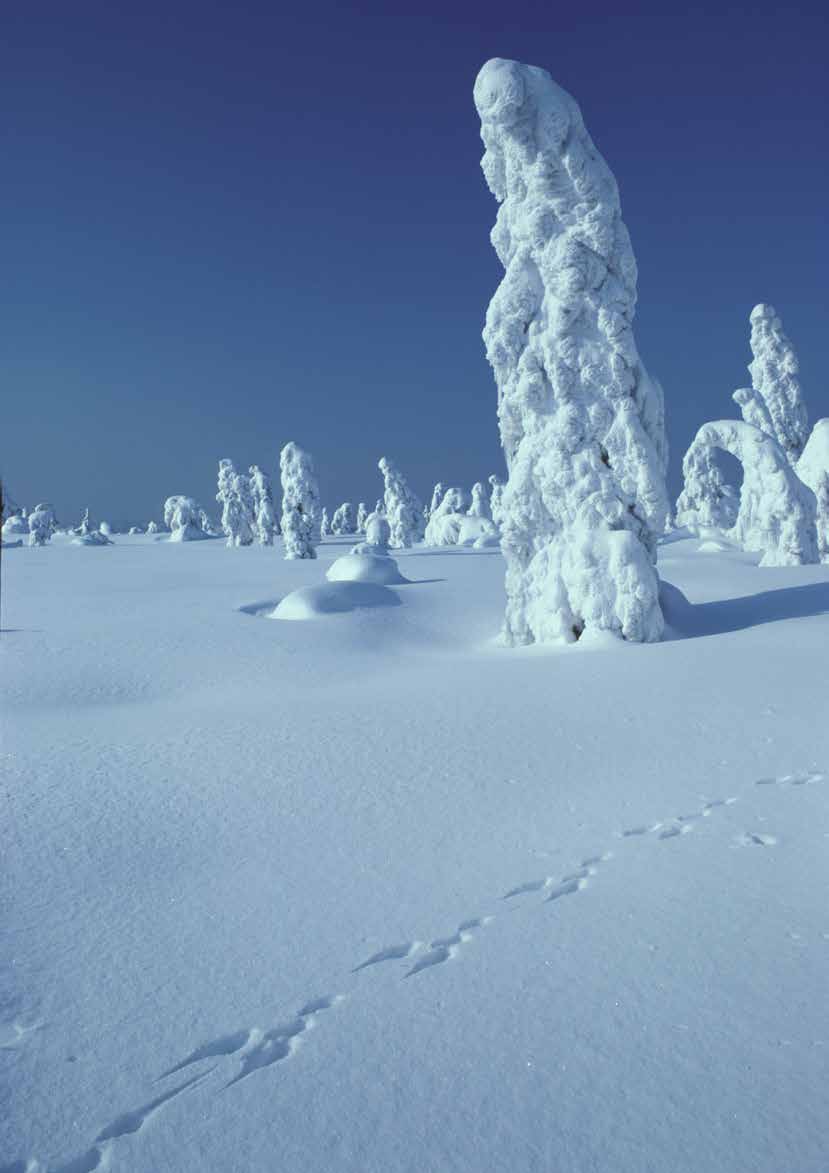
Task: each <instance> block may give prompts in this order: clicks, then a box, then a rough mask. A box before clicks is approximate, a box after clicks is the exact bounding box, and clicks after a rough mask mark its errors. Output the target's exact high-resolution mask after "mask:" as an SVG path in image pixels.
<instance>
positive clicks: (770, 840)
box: [734, 831, 777, 847]
mask: <svg viewBox="0 0 829 1173" xmlns="http://www.w3.org/2000/svg"><path fill="white" fill-rule="evenodd" d="M734 842H735V844H736V845H737V847H750V846H751V845H752V844H756V845H757V846H758V847H775V846H776V845H777V836H776V835H767V834H761V833H760V832H759V831H743V833H742V835H738V836H737V838H736V839H735V840H734Z"/></svg>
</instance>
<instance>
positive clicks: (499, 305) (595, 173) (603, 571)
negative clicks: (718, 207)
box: [475, 58, 668, 644]
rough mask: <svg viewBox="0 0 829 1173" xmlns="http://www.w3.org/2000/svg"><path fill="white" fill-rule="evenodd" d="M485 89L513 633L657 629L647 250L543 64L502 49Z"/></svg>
mask: <svg viewBox="0 0 829 1173" xmlns="http://www.w3.org/2000/svg"><path fill="white" fill-rule="evenodd" d="M475 103H476V106H477V109H478V113H479V115H480V117H481V136H482V138H483V141H484V145H485V148H486V150H485V153H484V156H483V159H482V161H481V166H482V168H483V172H484V175H485V177H486V181H487V184H488V185H489V188H490V190H491V191H492V193H493V195H494V196H495V198H496V199H497V200H498V203H499V204H500V207H499V209H498V216H497V219H496V222H495V227H494V228H493V230H492V244H493V247H494V248H495V251H496V253H497V254H498V258H499V260H500V261H501V263H502V264H503V266H504V269H505V270H506V272H505V274H504V278H503V280H502V282H501V284H500V285H499V287H498V289H497V291H496V293H495V296H494V297H493V299H492V301H491V303H490V306H489V310H488V312H487V318H486V326H485V328H484V341H485V343H486V351H487V358H488V359H489V362H490V364H491V366H492V369H493V372H494V374H495V381H496V383H497V385H498V418H499V425H500V430H501V443H502V445H503V449H504V454H505V457H506V462H507V468H508V470H509V480H508V483H507V485H506V488H505V489H504V493H503V498H502V504H501V508H500V517H499V519H500V522H501V528H502V535H503V543H502V544H503V550H504V554H505V557H506V562H507V575H506V587H507V609H506V617H505V624H504V638H505V640H506V642H507V643H509V644H528V643H533V642H542V643H546V642H550V641H557V640H564V641H572V640H574V639H577V638H579V636H580V635H581V634H582V633H583V632H585V631H588V632H593V631H609V632H612V633H614V634H616V635H621V636H623V637H624V638H626V639H629V640H634V641H654V640H658V639H659V638H660V637H661V635H662V627H663V621H662V614H661V611H660V608H659V590H658V578H657V574H656V569H655V565H654V564H655V550H656V540H657V537H658V535H660V534H661V533H662V531H663V529H664V526H665V519H666V516H667V513H668V502H667V496H666V488H665V469H666V463H667V443H666V438H665V426H664V406H663V397H662V390H661V387H660V386H659V384H658V383H657V382H656V380H654V379H651V378H649V377H648V375H647V373H646V371H645V368H644V366H643V365H642V362H641V359H640V358H639V355H638V353H637V350H636V344H635V341H634V337H633V330H632V322H633V315H634V309H635V304H636V262H635V260H634V257H633V252H632V249H631V245H630V239H629V237H628V233H627V229H626V228H625V225H624V223H623V222H622V218H621V210H620V206H619V194H618V190H617V187H616V182H615V180H614V178H613V175H612V174H611V172H610V170H609V168H608V167H607V164H606V163H605V161H604V160H603V159H602V157H601V155H600V154H599V153H598V151H597V150H596V148H595V146H594V144H593V142H592V140H591V139H590V136H589V135H588V133H587V130H586V129H585V126H584V123H583V121H582V116H581V113H580V111H579V108H578V106H577V105H576V103H575V101H574V100H573V98H571V97H570V95H569V94H567V93H565V92H564V90H562V89H560V87H559V86H557V85H556V84H555V82H553V80H552V79H551V78H550V76H549V74H547V73H546V72H545V71H544V70H542V69H538V68H535V67H533V66H526V65H520V64H518V63H517V62H514V61H505V60H501V59H499V58H496V59H494V60H492V61H489V62H487V64H486V65H484V67H483V68H482V70H481V72H480V73H479V75H478V78H477V81H476V82H475Z"/></svg>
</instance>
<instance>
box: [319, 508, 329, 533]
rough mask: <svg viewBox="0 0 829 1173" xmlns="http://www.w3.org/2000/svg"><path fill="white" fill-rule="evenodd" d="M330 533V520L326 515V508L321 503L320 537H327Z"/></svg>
mask: <svg viewBox="0 0 829 1173" xmlns="http://www.w3.org/2000/svg"><path fill="white" fill-rule="evenodd" d="M330 533H331V521H330V519H329V517H328V510H327V509H326V508H325V506H324V505H323V507H322V514H321V516H320V537H321V538H327V537H328V535H329V534H330Z"/></svg>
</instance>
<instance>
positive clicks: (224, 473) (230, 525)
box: [216, 459, 253, 546]
mask: <svg viewBox="0 0 829 1173" xmlns="http://www.w3.org/2000/svg"><path fill="white" fill-rule="evenodd" d="M216 500H217V501H218V502H219V504H220V505H221V507H222V531H223V532H224V534H225V535H226V537H227V544H228V546H249V545H250V544H251V543H252V542H253V530H252V528H251V522H252V519H253V505H252V500H251V496H250V486H249V484H248V480H247V477H241V476H240V475H239V473H237V471H236V469H235V468H234V466H233V461H232V460H226V459H225V460H220V461H219V480H218V492H217V493H216Z"/></svg>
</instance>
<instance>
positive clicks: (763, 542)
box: [682, 420, 818, 566]
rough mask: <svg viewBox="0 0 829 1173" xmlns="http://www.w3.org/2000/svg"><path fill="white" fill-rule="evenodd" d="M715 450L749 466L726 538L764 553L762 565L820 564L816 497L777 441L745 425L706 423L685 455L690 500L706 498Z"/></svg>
mask: <svg viewBox="0 0 829 1173" xmlns="http://www.w3.org/2000/svg"><path fill="white" fill-rule="evenodd" d="M710 449H720V450H721V451H723V452H730V453H731V455H732V456H734V457H736V458H737V460H739V461H740V463H741V464H742V466H743V485H742V490H741V492H740V508H739V512H738V513H737V518H736V521H735V523H734V525H733V526H732V527H731V528H730V529H729V530H727V531H726V536H727V537H729V538H730V539H731V540H732V541H734V542H736V543H737V545H739V546H741V547H742V548H743V549H744V550H751V551H757V552H759V553H761V554H762V558H761V560H760V565H761V566H800V565H803V564H804V563H811V562H817V561H818V548H817V532H816V526H815V512H816V504H815V495H814V493H813V492H812V491H811V489H810V488H808V487H807V486H806V485H805V484H804V483H803V482H802V481H801V480H800V479H799V478H798V476H797V475H796V474H795V472H794V470H793V469H792V467H791V465H790V464H789V461H788V458H787V456H786V453H785V451H784V450H783V448H782V446H781V445H780V444H778V442H777V440H775V438H774V437H773V436H769V435H768V434H767V433H766V432H761V431H760V429H759V428H755V427H753V426H752V425H751V424H747V423H745V422H744V421H743V420H714V421H712V422H711V423H707V424H703V425H702V427H701V428H700V430H699V431H698V432H697V434H696V436H695V438H694V441H693V443H692V444H691V447H690V448H689V449H688V451H687V452H686V453H685V459H684V460H683V462H682V471H683V474H684V476H685V490H684V492H685V495H686V497H687V499H688V500H689V501H694V500H699V499H700V498H701V497H702V498H704V493H705V490H704V489H703V491H700V489H699V487H698V486H699V484H700V482H701V483H702V484H703V486H704V485H705V482H706V479H707V477H708V475H709V468H710V451H709V450H710Z"/></svg>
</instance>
